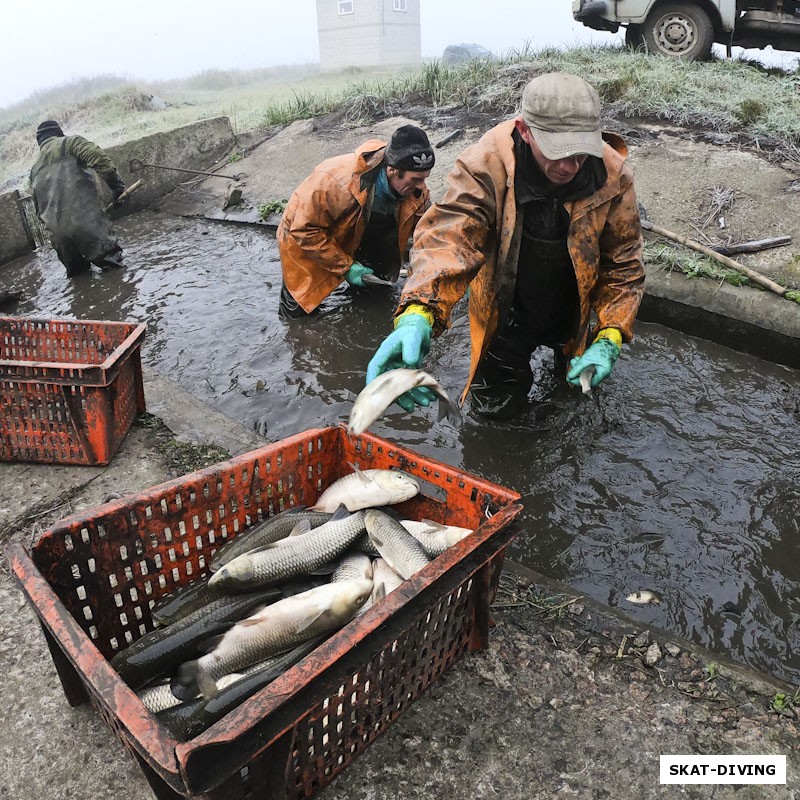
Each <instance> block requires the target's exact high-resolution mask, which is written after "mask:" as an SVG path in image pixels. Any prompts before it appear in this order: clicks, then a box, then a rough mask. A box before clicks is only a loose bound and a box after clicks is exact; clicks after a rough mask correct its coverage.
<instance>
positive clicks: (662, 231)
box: [642, 219, 788, 297]
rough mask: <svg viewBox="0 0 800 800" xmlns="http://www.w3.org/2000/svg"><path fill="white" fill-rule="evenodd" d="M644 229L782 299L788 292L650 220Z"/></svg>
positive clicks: (742, 265)
mask: <svg viewBox="0 0 800 800" xmlns="http://www.w3.org/2000/svg"><path fill="white" fill-rule="evenodd" d="M642 227H643V228H644V229H645V230H646V231H652V232H653V233H657V234H658V235H659V236H663V237H664V238H665V239H672V241H673V242H678V244H682V245H684V246H685V247H689V248H691V249H692V250H696V251H697V252H698V253H702V254H703V255H706V256H708V257H709V258H713V259H715V260H716V261H719V262H720V264H724V265H725V266H726V267H730V268H731V269H735V270H736V271H737V272H741V273H742V274H743V275H747V277H748V278H750V280H751V281H753V283H757V284H758V285H759V286H763V287H764V288H765V289H769V290H770V291H771V292H775V294H778V295H780V296H781V297H783V296H784V295H785V294H786V292H787V291H788V289H787V288H786V287H785V286H781V285H780V284H779V283H775V281H773V280H772V279H770V278H768V277H767V276H766V275H762V274H761V273H760V272H756V271H755V270H754V269H750V267H746V266H745V265H744V264H740V263H739V262H738V261H734V260H733V259H732V258H728V256H723V255H720V254H719V253H717V252H716V251H715V250H712V249H711V248H710V247H706V246H705V245H704V244H700V242H695V241H694V240H692V239H687V238H686V237H685V236H681V235H680V234H679V233H674V232H673V231H668V230H667V229H666V228H662V227H661V226H660V225H656V224H655V223H654V222H650V220H649V219H643V220H642Z"/></svg>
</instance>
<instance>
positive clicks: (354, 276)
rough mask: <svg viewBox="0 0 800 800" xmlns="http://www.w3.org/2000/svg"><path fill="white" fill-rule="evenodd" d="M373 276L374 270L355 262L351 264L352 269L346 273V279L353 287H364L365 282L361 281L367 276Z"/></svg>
mask: <svg viewBox="0 0 800 800" xmlns="http://www.w3.org/2000/svg"><path fill="white" fill-rule="evenodd" d="M373 274H374V270H371V269H370V268H369V267H365V266H364V265H363V264H359V263H358V261H354V262H353V263H352V264H351V266H350V269H349V270H347V272H346V273H345V276H344V279H345V280H346V281H347V282H348V283H349V284H350V285H351V286H363V285H364V282H363V281H362V280H361V279H362V278H363V277H364V276H365V275H373Z"/></svg>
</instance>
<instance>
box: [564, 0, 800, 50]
mask: <svg viewBox="0 0 800 800" xmlns="http://www.w3.org/2000/svg"><path fill="white" fill-rule="evenodd" d="M572 16H573V17H574V18H575V19H576V20H577V21H578V22H582V23H583V24H584V25H586V26H587V27H589V28H593V29H594V30H600V31H611V32H612V33H616V32H617V31H618V30H619V29H620V27H622V28H624V29H625V42H626V44H627V45H628V46H629V47H633V48H637V49H644V50H647V52H650V53H657V54H660V55H665V56H674V57H677V58H685V59H688V60H693V61H694V60H702V59H707V58H708V57H709V56H710V55H711V46H712V45H713V44H714V42H717V43H718V44H723V45H725V46H726V48H727V50H728V54H729V55H730V48H731V47H733V46H737V47H747V48H751V47H752V48H760V47H767V46H769V45H771V46H772V47H773V48H774V49H775V50H791V51H800V0H764V1H763V2H748V1H747V0H697V1H696V2H691V0H683V2H675V1H674V0H573V2H572Z"/></svg>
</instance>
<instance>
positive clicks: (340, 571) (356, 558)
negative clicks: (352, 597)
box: [331, 553, 372, 583]
mask: <svg viewBox="0 0 800 800" xmlns="http://www.w3.org/2000/svg"><path fill="white" fill-rule="evenodd" d="M356 578H367V579H368V580H372V559H371V558H370V557H369V556H368V555H366V554H365V553H347V554H345V555H344V556H342V558H341V559H340V560H339V563H338V564H337V565H336V569H335V570H334V571H333V575H331V583H337V582H338V581H351V580H355V579H356Z"/></svg>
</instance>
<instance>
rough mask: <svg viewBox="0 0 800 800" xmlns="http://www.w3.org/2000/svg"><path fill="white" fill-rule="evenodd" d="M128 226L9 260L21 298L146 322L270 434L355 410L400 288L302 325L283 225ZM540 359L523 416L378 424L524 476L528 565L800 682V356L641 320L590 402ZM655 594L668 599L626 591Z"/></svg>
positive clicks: (454, 372) (170, 221)
mask: <svg viewBox="0 0 800 800" xmlns="http://www.w3.org/2000/svg"><path fill="white" fill-rule="evenodd" d="M119 231H120V234H121V238H122V241H123V243H124V244H125V249H126V252H127V259H128V264H129V266H128V267H127V268H126V269H125V270H122V271H115V272H108V273H105V274H101V275H85V276H80V277H79V278H76V279H73V280H68V279H67V277H66V274H65V271H64V269H63V267H62V266H61V265H60V264H59V263H58V261H57V260H56V258H55V256H54V254H53V253H52V251H50V250H49V248H48V249H44V250H43V251H41V252H39V253H36V254H34V255H32V256H30V257H28V258H26V259H22V260H19V261H16V262H14V263H13V264H10V265H7V266H6V267H4V268H3V272H2V281H3V282H4V283H5V284H6V285H7V286H8V287H9V288H16V289H22V290H23V291H24V292H25V294H26V296H27V298H28V299H27V300H26V301H25V302H24V303H23V304H22V305H21V306H20V307H19V310H18V313H20V314H27V315H41V316H48V317H80V318H84V319H107V320H134V321H146V322H147V324H148V334H147V339H146V342H145V345H144V349H143V356H144V360H145V361H146V362H147V363H148V364H150V365H151V366H152V367H154V368H155V369H156V370H157V371H159V372H161V373H162V374H164V375H167V376H169V377H171V378H173V379H174V380H176V381H177V382H178V383H180V384H181V385H182V386H183V387H184V388H185V389H187V390H188V391H190V392H191V393H192V394H194V395H195V396H197V397H198V398H200V399H202V400H204V401H206V402H208V403H210V404H211V405H213V406H214V407H216V408H218V409H219V410H221V411H223V412H224V413H226V414H228V415H229V416H231V417H233V418H235V419H238V420H239V421H241V422H242V423H243V424H245V425H247V426H249V427H253V428H256V429H258V430H260V431H261V432H262V433H264V435H265V436H266V437H267V438H269V439H270V440H275V439H281V438H283V437H285V436H288V435H290V434H293V433H296V432H299V431H302V430H306V429H308V428H312V427H317V426H320V425H327V424H335V423H337V422H340V421H345V420H346V419H347V416H348V414H349V411H350V408H351V406H352V402H353V400H354V398H355V396H356V394H357V393H358V391H359V390H360V389H361V388H362V386H363V380H364V371H365V368H366V364H367V362H368V361H369V358H370V357H371V355H372V353H373V352H374V350H375V348H376V346H377V344H378V343H379V341H380V340H381V339H382V337H383V336H384V335H385V334H386V333H387V332H388V331H389V329H390V326H389V318H390V314H391V310H392V308H393V305H394V302H395V300H396V297H397V293H396V290H391V289H385V288H377V289H372V290H370V291H369V292H367V291H366V290H365V291H364V292H362V293H361V294H360V295H359V296H358V301H357V302H353V298H352V296H351V295H348V294H347V293H342V294H341V295H338V296H335V297H332V298H330V299H329V301H328V302H327V303H326V313H325V314H324V315H322V316H320V317H319V318H317V319H313V320H311V321H309V322H305V323H292V324H291V325H287V324H286V323H283V322H281V321H279V320H278V318H277V297H278V290H279V288H280V264H279V261H278V255H277V248H276V247H275V242H274V240H273V238H272V237H271V236H270V235H269V234H268V233H267V232H266V231H265V230H262V229H258V228H252V227H235V226H227V225H221V224H219V223H211V222H206V221H201V220H186V219H177V218H173V217H169V216H159V215H156V214H151V213H143V214H139V215H136V216H135V217H132V218H127V219H126V220H125V221H124V222H123V223H122V224H121V225H120V226H119ZM468 349H469V344H468V336H467V322H466V317H465V316H464V314H463V313H461V314H457V315H456V318H455V321H454V325H453V329H452V330H451V331H450V332H448V333H447V334H446V335H445V336H444V337H442V338H440V339H438V340H436V341H435V342H434V347H433V349H432V352H431V355H430V357H429V359H428V361H427V363H426V368H427V369H428V370H429V371H430V372H432V373H433V374H435V375H436V376H437V377H438V378H439V380H440V381H441V383H442V384H443V385H444V386H445V388H446V389H447V390H448V391H449V392H450V393H451V394H452V395H453V396H457V395H458V394H459V392H460V389H461V386H462V385H463V381H464V378H465V375H466V370H467V362H468ZM536 359H537V360H536V369H537V371H538V372H539V374H540V375H541V383H540V385H539V388H538V389H537V390H536V396H535V397H534V398H533V402H532V404H531V408H530V411H529V412H528V413H527V414H526V415H524V416H523V417H521V418H520V419H517V420H515V421H514V422H511V423H505V424H497V423H493V424H488V423H486V422H480V421H476V420H474V419H472V418H471V417H470V415H469V413H467V414H466V415H465V420H464V423H463V425H462V426H461V427H460V428H457V429H456V428H453V427H451V426H450V425H449V424H448V423H438V422H437V421H436V413H435V410H434V409H429V410H425V411H420V412H418V413H416V414H414V415H412V416H409V415H406V414H404V413H402V412H400V411H399V410H396V411H395V410H393V411H392V412H391V413H390V414H388V415H387V416H385V417H384V418H383V419H382V420H380V421H379V422H378V423H376V424H375V425H374V426H373V428H372V431H373V432H374V433H376V434H377V435H379V436H383V437H386V438H388V439H390V440H392V441H396V442H398V443H400V444H403V445H405V446H408V447H411V448H413V449H416V450H417V451H419V452H421V453H423V454H425V455H429V456H432V457H434V458H437V459H439V460H441V461H445V462H447V463H450V464H453V465H456V466H459V467H463V468H464V469H466V470H468V471H470V472H472V473H475V474H478V475H481V476H484V477H486V478H488V479H490V480H493V481H496V482H498V483H500V484H503V485H506V486H510V487H513V488H515V489H517V490H518V491H519V492H520V493H521V494H522V495H523V497H524V504H525V512H524V516H523V524H524V529H525V533H524V534H523V535H521V536H520V537H519V539H518V540H517V541H516V543H515V544H514V545H513V548H512V552H511V554H510V555H511V557H512V558H513V559H514V560H516V561H518V562H521V563H523V564H526V565H528V566H530V567H532V568H534V569H537V570H539V571H541V572H543V573H544V574H546V575H549V576H551V577H553V578H556V579H558V580H561V581H564V582H566V583H569V584H571V585H573V586H574V587H575V588H576V589H580V590H581V591H584V592H586V593H587V594H589V595H591V596H592V597H595V598H597V599H599V600H601V601H603V602H605V603H607V604H609V605H611V606H619V607H621V608H623V609H624V611H625V612H626V613H627V614H629V615H630V616H632V617H634V618H636V619H638V620H639V621H640V623H641V624H643V625H646V624H653V625H657V626H660V627H662V628H665V629H668V630H672V631H675V632H677V633H680V634H682V635H683V636H685V637H687V638H689V639H691V640H692V641H694V642H696V643H698V644H701V645H704V646H706V647H709V648H711V649H715V650H719V651H721V652H725V653H727V654H729V655H731V656H733V657H734V658H736V659H737V660H739V661H741V662H744V663H746V664H749V665H751V666H754V667H756V668H758V669H761V670H764V671H767V672H770V673H772V674H773V675H775V676H777V677H779V678H781V679H784V680H788V681H791V682H793V683H795V684H797V683H800V531H799V530H798V517H800V456H799V455H798V453H800V373H798V372H796V371H792V370H790V369H787V368H784V367H780V366H777V365H774V364H771V363H768V362H764V361H759V360H758V359H754V358H751V357H748V356H744V355H741V354H739V353H736V352H734V351H732V350H729V349H726V348H725V347H721V346H718V345H715V344H712V343H709V342H707V341H704V340H701V339H696V338H692V337H688V336H685V335H683V334H680V333H678V332H675V331H671V330H669V329H666V328H662V327H659V326H655V325H645V324H640V325H639V327H638V328H637V339H636V341H635V342H634V343H633V344H632V346H630V347H628V348H626V350H625V353H624V355H623V357H622V358H621V359H620V361H619V362H618V364H617V366H616V368H615V371H614V375H613V378H612V379H611V380H609V381H607V382H606V383H605V384H604V385H603V387H602V388H601V390H600V391H598V392H597V393H596V395H595V398H594V399H589V398H584V397H582V396H580V395H578V394H577V393H573V392H570V391H568V390H566V389H564V388H562V387H560V386H557V385H555V384H554V383H553V382H552V380H551V379H550V362H549V359H548V357H547V356H544V355H543V356H542V357H541V358H540V357H539V355H538V354H537V357H536ZM394 409H397V407H394ZM638 589H652V590H655V591H657V592H659V593H660V594H661V595H662V596H663V598H664V600H663V602H662V603H661V604H660V605H647V606H639V605H634V604H632V603H630V602H628V601H627V600H626V599H625V598H626V596H627V595H628V594H629V593H631V592H634V591H636V590H638Z"/></svg>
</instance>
